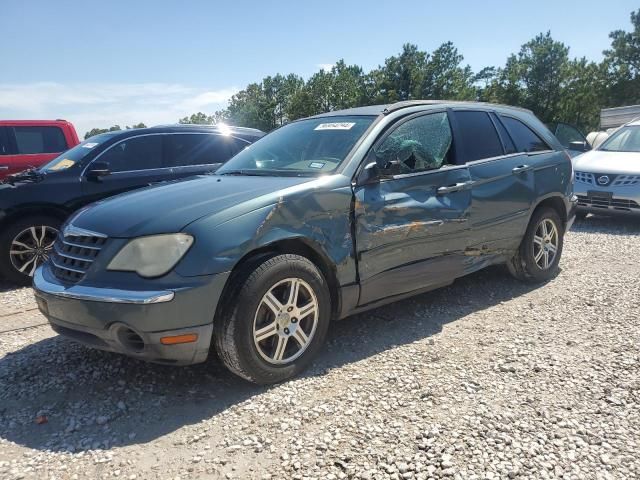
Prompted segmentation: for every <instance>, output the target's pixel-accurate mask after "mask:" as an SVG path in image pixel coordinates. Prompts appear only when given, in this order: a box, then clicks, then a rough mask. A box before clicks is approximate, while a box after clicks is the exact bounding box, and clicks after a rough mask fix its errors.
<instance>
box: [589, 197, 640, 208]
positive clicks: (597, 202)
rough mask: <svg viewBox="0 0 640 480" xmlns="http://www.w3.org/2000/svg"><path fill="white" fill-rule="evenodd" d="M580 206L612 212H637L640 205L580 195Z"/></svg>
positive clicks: (618, 199)
mask: <svg viewBox="0 0 640 480" xmlns="http://www.w3.org/2000/svg"><path fill="white" fill-rule="evenodd" d="M578 205H580V206H582V207H592V208H603V209H612V210H636V209H640V205H639V204H638V203H637V202H634V201H633V200H626V199H622V198H607V197H598V196H591V197H588V196H584V195H578Z"/></svg>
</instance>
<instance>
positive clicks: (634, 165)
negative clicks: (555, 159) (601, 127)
mask: <svg viewBox="0 0 640 480" xmlns="http://www.w3.org/2000/svg"><path fill="white" fill-rule="evenodd" d="M573 162H574V163H573V167H574V171H575V188H574V191H575V193H576V195H578V216H582V217H584V216H586V214H587V213H602V214H606V215H609V214H621V215H637V216H640V119H636V120H634V121H633V122H630V123H628V124H626V125H624V126H622V127H620V128H619V129H618V130H616V131H615V132H614V133H613V134H611V136H610V137H609V138H608V139H607V140H605V141H604V142H603V143H602V144H601V145H600V146H599V147H598V148H596V149H595V150H591V151H590V152H587V153H585V154H583V155H580V156H579V157H576V158H575V159H574V161H573Z"/></svg>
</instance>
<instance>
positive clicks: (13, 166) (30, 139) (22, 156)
mask: <svg viewBox="0 0 640 480" xmlns="http://www.w3.org/2000/svg"><path fill="white" fill-rule="evenodd" d="M78 143H80V141H79V139H78V134H77V133H76V129H75V128H74V127H73V125H72V124H71V123H69V122H67V121H66V120H0V180H2V179H3V178H5V177H7V176H8V175H11V174H12V173H17V172H21V171H22V170H26V169H28V168H31V167H39V166H41V165H43V164H45V163H47V162H48V161H49V160H52V159H53V158H55V157H57V156H58V155H59V154H60V153H62V152H64V151H65V150H68V149H70V148H71V147H75V146H76V145H77V144H78Z"/></svg>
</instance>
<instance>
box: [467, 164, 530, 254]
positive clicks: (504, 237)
mask: <svg viewBox="0 0 640 480" xmlns="http://www.w3.org/2000/svg"><path fill="white" fill-rule="evenodd" d="M537 157H538V155H532V156H529V155H526V154H516V155H509V156H506V157H500V158H496V159H489V160H482V161H478V162H473V163H471V164H469V170H470V173H471V178H472V180H473V188H472V197H473V199H472V207H471V223H472V229H473V243H472V245H471V248H472V249H475V250H478V251H482V252H483V253H484V254H495V253H500V252H504V251H507V250H509V251H513V250H515V249H516V248H517V247H518V245H519V244H520V240H521V237H522V232H523V231H524V229H525V228H526V226H527V222H528V221H529V212H530V210H531V205H532V203H533V201H534V199H535V182H534V180H535V172H534V169H535V166H536V164H537V162H538V160H537Z"/></svg>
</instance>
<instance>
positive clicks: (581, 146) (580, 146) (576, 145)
mask: <svg viewBox="0 0 640 480" xmlns="http://www.w3.org/2000/svg"><path fill="white" fill-rule="evenodd" d="M569 150H575V151H576V152H588V151H589V150H591V147H590V146H589V144H588V143H587V142H570V143H569Z"/></svg>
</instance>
